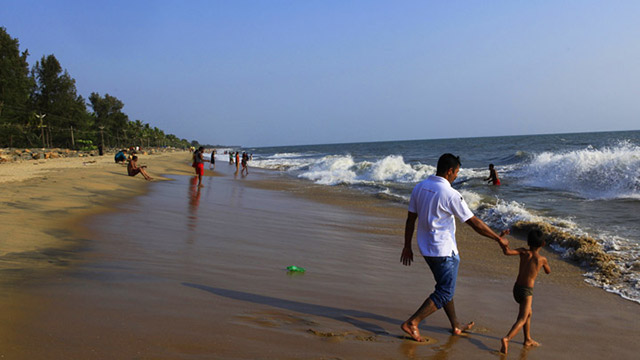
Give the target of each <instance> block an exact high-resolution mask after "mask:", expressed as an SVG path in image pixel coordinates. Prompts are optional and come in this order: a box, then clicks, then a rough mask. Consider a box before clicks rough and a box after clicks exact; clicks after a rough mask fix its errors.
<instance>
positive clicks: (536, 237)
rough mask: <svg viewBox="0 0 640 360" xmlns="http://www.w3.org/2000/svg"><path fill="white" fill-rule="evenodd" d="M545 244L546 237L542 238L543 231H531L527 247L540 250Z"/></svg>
mask: <svg viewBox="0 0 640 360" xmlns="http://www.w3.org/2000/svg"><path fill="white" fill-rule="evenodd" d="M543 244H544V237H543V236H542V231H540V230H537V229H536V230H531V231H529V235H527V245H529V246H530V247H532V248H539V247H541V246H542V245H543Z"/></svg>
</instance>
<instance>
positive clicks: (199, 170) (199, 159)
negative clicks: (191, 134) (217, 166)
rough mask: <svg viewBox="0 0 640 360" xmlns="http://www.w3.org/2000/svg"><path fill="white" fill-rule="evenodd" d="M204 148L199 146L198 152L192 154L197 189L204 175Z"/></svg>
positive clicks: (200, 185)
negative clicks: (196, 177)
mask: <svg viewBox="0 0 640 360" xmlns="http://www.w3.org/2000/svg"><path fill="white" fill-rule="evenodd" d="M203 151H204V147H202V146H200V147H199V148H198V150H196V151H195V152H194V153H193V164H192V165H191V166H193V167H194V168H195V169H196V175H197V176H198V187H202V174H204V157H203V156H202V152H203Z"/></svg>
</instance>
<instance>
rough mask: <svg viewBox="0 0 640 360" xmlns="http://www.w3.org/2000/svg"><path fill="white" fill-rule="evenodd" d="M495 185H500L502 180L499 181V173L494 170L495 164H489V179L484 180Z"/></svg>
mask: <svg viewBox="0 0 640 360" xmlns="http://www.w3.org/2000/svg"><path fill="white" fill-rule="evenodd" d="M484 181H488V182H490V183H492V184H493V185H500V179H498V172H497V171H496V169H494V167H493V164H489V177H488V178H486V179H484Z"/></svg>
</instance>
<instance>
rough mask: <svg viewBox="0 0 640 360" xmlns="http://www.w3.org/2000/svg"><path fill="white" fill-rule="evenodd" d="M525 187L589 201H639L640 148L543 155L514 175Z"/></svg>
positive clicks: (628, 146) (629, 146) (630, 146)
mask: <svg viewBox="0 0 640 360" xmlns="http://www.w3.org/2000/svg"><path fill="white" fill-rule="evenodd" d="M511 175H512V176H514V177H517V178H519V179H520V180H521V181H522V182H523V183H524V184H525V185H529V186H535V187H544V188H551V189H554V190H563V191H569V192H573V193H577V194H578V195H580V196H581V197H584V198H587V199H624V198H631V199H638V198H640V147H638V146H636V145H633V144H631V143H630V142H621V143H619V144H618V145H616V146H614V147H605V148H602V149H596V148H594V147H592V146H588V147H586V148H584V149H582V150H576V151H569V152H563V153H553V152H543V153H540V154H538V155H536V156H535V157H534V158H533V160H531V162H530V163H528V164H527V165H525V166H524V167H522V168H521V169H520V170H519V171H515V172H513V173H512V174H511Z"/></svg>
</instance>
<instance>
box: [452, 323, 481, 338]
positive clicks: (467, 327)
mask: <svg viewBox="0 0 640 360" xmlns="http://www.w3.org/2000/svg"><path fill="white" fill-rule="evenodd" d="M475 324H476V323H475V322H473V321H471V322H470V323H468V324H467V325H464V326H462V327H460V328H457V327H456V328H453V335H460V334H462V333H463V332H466V331H468V330H471V328H472V327H473V325H475Z"/></svg>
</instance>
